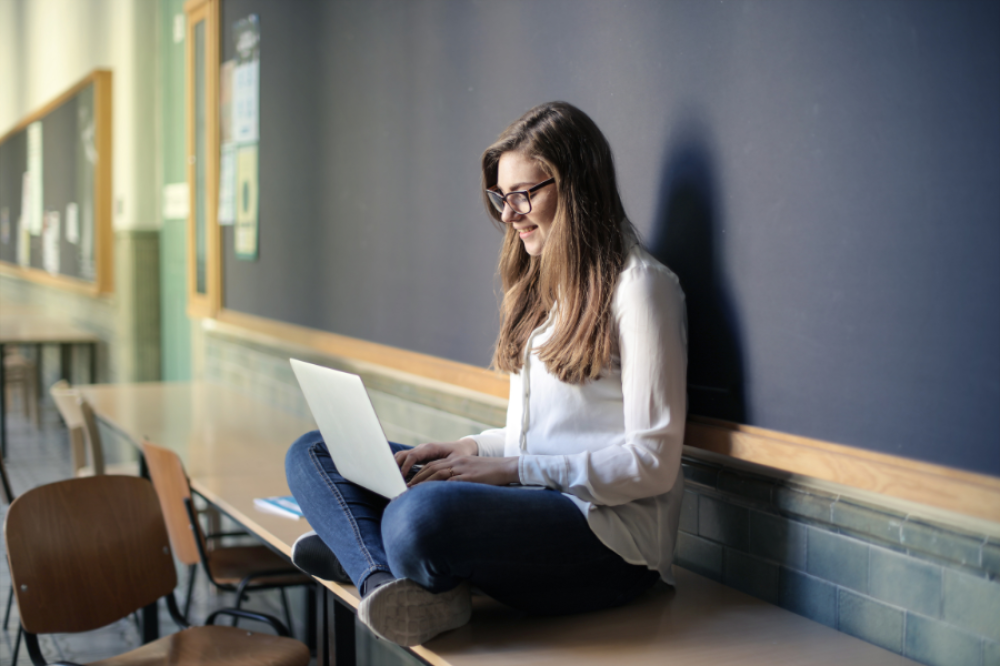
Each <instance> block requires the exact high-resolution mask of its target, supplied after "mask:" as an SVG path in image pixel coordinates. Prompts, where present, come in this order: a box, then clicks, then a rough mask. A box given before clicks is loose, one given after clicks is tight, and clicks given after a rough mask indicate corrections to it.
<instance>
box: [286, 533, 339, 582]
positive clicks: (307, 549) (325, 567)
mask: <svg viewBox="0 0 1000 666" xmlns="http://www.w3.org/2000/svg"><path fill="white" fill-rule="evenodd" d="M292 564H294V565H295V566H297V567H298V568H299V569H302V570H303V571H305V572H306V573H307V574H309V575H310V576H316V577H317V578H322V579H323V580H332V581H334V582H335V583H345V584H347V585H351V577H350V576H348V575H347V572H346V571H344V567H343V566H341V564H340V560H338V559H337V556H336V555H334V554H333V551H332V550H330V547H329V546H327V545H326V543H324V541H323V540H322V539H320V538H319V535H318V534H316V532H306V533H305V534H303V535H302V536H300V537H299V538H298V539H296V540H295V543H293V544H292Z"/></svg>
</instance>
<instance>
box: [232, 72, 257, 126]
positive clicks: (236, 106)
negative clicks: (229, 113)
mask: <svg viewBox="0 0 1000 666" xmlns="http://www.w3.org/2000/svg"><path fill="white" fill-rule="evenodd" d="M259 93H260V61H259V60H251V61H250V62H247V63H244V64H241V65H237V66H236V68H235V70H234V71H233V99H232V105H233V126H232V133H233V141H234V142H236V143H248V142H252V141H257V138H258V122H259V119H258V112H259V109H260V99H259Z"/></svg>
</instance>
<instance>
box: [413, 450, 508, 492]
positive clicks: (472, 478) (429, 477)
mask: <svg viewBox="0 0 1000 666" xmlns="http://www.w3.org/2000/svg"><path fill="white" fill-rule="evenodd" d="M517 480H518V479H517V458H516V457H514V458H480V457H479V456H455V457H452V458H446V459H442V460H435V461H434V462H432V463H429V464H426V465H424V467H423V469H421V470H420V471H419V472H417V473H416V474H415V475H414V477H413V479H411V480H410V482H409V483H408V484H407V485H408V486H410V487H412V486H415V485H417V484H418V483H423V482H424V481H469V482H472V483H486V484H489V485H495V486H503V485H507V484H510V483H516V482H517Z"/></svg>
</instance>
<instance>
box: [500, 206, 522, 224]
mask: <svg viewBox="0 0 1000 666" xmlns="http://www.w3.org/2000/svg"><path fill="white" fill-rule="evenodd" d="M519 215H520V213H518V212H517V211H515V210H514V209H513V208H511V207H510V204H508V203H507V202H504V204H503V212H502V213H500V221H501V222H504V223H508V222H510V221H511V220H513V219H515V218H516V217H518V216H519Z"/></svg>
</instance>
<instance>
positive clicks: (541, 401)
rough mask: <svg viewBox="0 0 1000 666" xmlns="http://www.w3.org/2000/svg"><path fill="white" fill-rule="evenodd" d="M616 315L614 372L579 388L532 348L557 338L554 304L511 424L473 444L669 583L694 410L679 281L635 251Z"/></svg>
mask: <svg viewBox="0 0 1000 666" xmlns="http://www.w3.org/2000/svg"><path fill="white" fill-rule="evenodd" d="M612 316H613V317H614V318H615V324H616V325H617V330H618V350H617V353H616V354H615V355H614V357H613V359H612V364H611V367H610V368H605V369H604V370H603V371H602V373H601V377H600V378H599V379H598V380H596V381H590V382H587V383H586V384H582V385H573V384H566V383H564V382H561V381H559V379H558V378H557V377H555V376H554V375H552V374H550V373H549V372H548V369H547V368H546V367H545V364H544V363H543V362H542V361H541V360H540V359H539V358H538V354H537V351H536V350H537V348H538V347H540V346H541V345H542V344H544V342H545V341H546V340H547V339H549V337H550V336H551V335H552V331H553V324H554V322H555V319H556V318H557V317H558V310H557V308H554V309H553V313H552V314H551V315H550V316H549V319H548V320H547V321H546V322H545V323H543V324H542V325H541V326H539V327H538V328H537V329H536V330H535V331H534V332H532V334H531V336H530V337H529V338H528V343H527V345H526V347H527V349H528V350H530V353H527V354H526V356H525V362H524V366H523V367H522V368H521V371H520V372H519V373H518V374H512V375H511V378H510V402H509V404H508V407H507V423H506V426H505V427H503V428H498V429H494V430H487V431H485V432H483V433H481V434H479V435H473V436H471V439H474V440H475V441H476V443H477V444H478V446H479V455H483V456H518V457H519V458H520V460H519V461H518V473H519V476H520V480H521V483H522V484H524V485H541V486H548V487H549V488H554V489H556V490H559V491H561V492H562V493H563V494H565V495H566V496H567V497H569V499H571V500H573V502H574V503H575V504H576V505H577V506H578V507H579V508H580V510H581V511H582V512H583V513H584V515H585V516H586V517H587V521H588V523H589V525H590V528H591V529H592V530H593V531H594V533H595V534H596V535H597V537H598V538H599V539H600V540H601V542H602V543H604V544H605V545H606V546H608V547H609V548H610V549H611V550H613V551H615V552H616V553H618V554H619V555H621V556H622V558H624V559H625V561H627V562H629V563H631V564H644V565H646V566H647V567H649V568H650V569H654V570H656V571H659V572H660V576H661V577H662V578H663V580H664V581H666V582H668V583H673V575H672V573H671V570H670V565H671V562H672V558H673V550H674V542H675V540H676V538H677V528H678V524H679V522H680V510H681V501H682V499H683V495H684V479H683V475H682V474H681V473H680V462H681V449H682V445H683V442H684V422H685V417H686V411H687V391H686V375H687V318H686V313H685V307H684V293H683V291H681V287H680V283H679V282H678V280H677V276H675V275H674V274H673V273H672V272H670V270H669V269H667V267H666V266H664V265H663V264H661V263H660V262H658V261H657V260H656V259H654V258H653V257H652V256H650V255H649V253H647V252H646V251H645V250H643V249H642V248H641V247H640V246H639V245H636V246H634V247H633V249H632V250H631V252H630V253H629V256H628V259H627V261H626V263H625V267H624V269H623V270H622V274H621V277H620V279H619V281H618V285H617V287H616V290H615V294H614V299H613V302H612Z"/></svg>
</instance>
